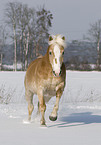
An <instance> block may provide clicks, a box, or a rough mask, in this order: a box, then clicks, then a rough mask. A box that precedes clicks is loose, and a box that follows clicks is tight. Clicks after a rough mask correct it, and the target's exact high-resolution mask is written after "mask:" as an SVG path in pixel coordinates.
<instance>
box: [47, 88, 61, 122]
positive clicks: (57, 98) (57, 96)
mask: <svg viewBox="0 0 101 145" xmlns="http://www.w3.org/2000/svg"><path fill="white" fill-rule="evenodd" d="M62 93H63V89H61V88H60V89H58V90H57V92H56V102H55V105H54V108H53V111H52V113H51V115H50V116H49V119H50V120H51V121H55V120H57V112H58V109H59V101H60V98H61V96H62Z"/></svg>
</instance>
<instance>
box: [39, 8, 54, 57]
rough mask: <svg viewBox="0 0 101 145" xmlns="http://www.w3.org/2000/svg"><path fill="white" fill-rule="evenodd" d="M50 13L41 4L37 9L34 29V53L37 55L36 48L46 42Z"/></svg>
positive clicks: (50, 18)
mask: <svg viewBox="0 0 101 145" xmlns="http://www.w3.org/2000/svg"><path fill="white" fill-rule="evenodd" d="M52 19H53V16H52V13H51V12H50V11H48V10H46V9H45V7H44V6H43V7H42V8H40V9H39V10H38V11H37V29H36V30H37V31H36V37H37V39H36V49H37V50H36V54H37V55H38V50H39V49H40V48H41V46H42V45H40V44H44V43H45V42H46V40H47V39H48V37H49V30H50V28H51V27H52Z"/></svg>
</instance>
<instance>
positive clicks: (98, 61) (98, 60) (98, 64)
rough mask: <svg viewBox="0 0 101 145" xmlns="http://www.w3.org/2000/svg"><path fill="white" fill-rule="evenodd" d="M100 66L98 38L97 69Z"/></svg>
mask: <svg viewBox="0 0 101 145" xmlns="http://www.w3.org/2000/svg"><path fill="white" fill-rule="evenodd" d="M99 68H100V40H99V39H98V43H97V69H99Z"/></svg>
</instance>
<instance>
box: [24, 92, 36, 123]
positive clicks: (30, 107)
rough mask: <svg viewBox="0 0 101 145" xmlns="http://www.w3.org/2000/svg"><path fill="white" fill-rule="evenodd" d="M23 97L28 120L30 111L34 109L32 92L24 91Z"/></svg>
mask: <svg viewBox="0 0 101 145" xmlns="http://www.w3.org/2000/svg"><path fill="white" fill-rule="evenodd" d="M25 97H26V100H27V102H28V113H29V116H28V120H29V121H30V120H31V115H32V112H33V109H34V105H33V93H32V92H30V91H26V92H25Z"/></svg>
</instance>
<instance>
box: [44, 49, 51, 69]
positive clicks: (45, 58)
mask: <svg viewBox="0 0 101 145" xmlns="http://www.w3.org/2000/svg"><path fill="white" fill-rule="evenodd" d="M44 60H45V62H46V63H47V65H48V67H50V68H51V64H50V61H49V50H47V52H46V54H45V56H44Z"/></svg>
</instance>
